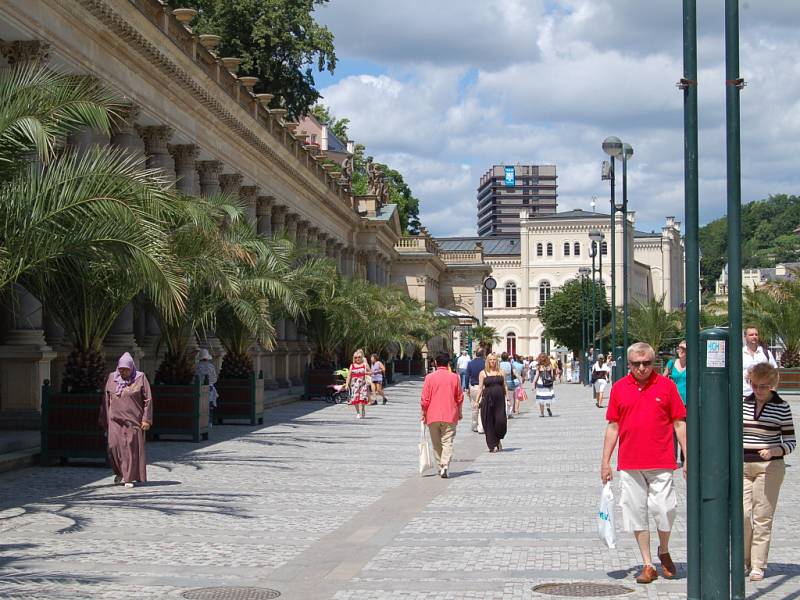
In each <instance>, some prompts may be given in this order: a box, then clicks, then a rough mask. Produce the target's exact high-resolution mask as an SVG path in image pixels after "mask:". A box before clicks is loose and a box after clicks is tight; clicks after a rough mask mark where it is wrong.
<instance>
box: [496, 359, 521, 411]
mask: <svg viewBox="0 0 800 600" xmlns="http://www.w3.org/2000/svg"><path fill="white" fill-rule="evenodd" d="M500 370H501V371H502V372H503V376H504V377H505V379H506V418H508V419H513V418H514V413H513V412H512V407H513V406H514V390H515V389H517V382H518V380H517V374H516V373H515V372H514V365H512V364H511V361H510V360H509V358H508V352H503V354H501V355H500Z"/></svg>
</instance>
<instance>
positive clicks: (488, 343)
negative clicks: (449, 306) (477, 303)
mask: <svg viewBox="0 0 800 600" xmlns="http://www.w3.org/2000/svg"><path fill="white" fill-rule="evenodd" d="M472 339H473V340H474V341H475V342H477V344H478V346H483V347H484V348H491V347H492V346H493V345H494V344H496V343H497V342H500V341H502V340H503V338H501V337H500V336H499V335H498V333H497V329H495V328H494V327H489V326H488V325H478V326H477V327H473V328H472Z"/></svg>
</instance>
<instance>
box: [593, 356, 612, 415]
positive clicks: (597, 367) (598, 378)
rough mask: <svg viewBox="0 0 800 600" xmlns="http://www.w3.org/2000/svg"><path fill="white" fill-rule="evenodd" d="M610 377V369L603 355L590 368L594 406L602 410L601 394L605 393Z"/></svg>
mask: <svg viewBox="0 0 800 600" xmlns="http://www.w3.org/2000/svg"><path fill="white" fill-rule="evenodd" d="M610 377H611V367H609V366H608V365H607V364H606V359H605V357H604V356H603V355H600V356H599V357H598V358H597V362H596V363H594V365H593V366H592V385H593V386H594V405H595V406H596V407H598V408H603V394H604V393H605V391H606V386H607V385H608V380H609V379H610Z"/></svg>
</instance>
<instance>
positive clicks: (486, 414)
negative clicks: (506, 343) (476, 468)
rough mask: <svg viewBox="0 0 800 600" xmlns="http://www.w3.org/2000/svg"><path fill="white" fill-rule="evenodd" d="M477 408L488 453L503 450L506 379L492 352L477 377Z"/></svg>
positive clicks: (505, 426) (498, 361) (505, 423)
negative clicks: (479, 412) (478, 408)
mask: <svg viewBox="0 0 800 600" xmlns="http://www.w3.org/2000/svg"><path fill="white" fill-rule="evenodd" d="M479 385H480V387H479V388H478V406H480V411H481V422H482V423H483V431H484V433H485V435H486V445H487V446H488V447H489V452H500V451H501V450H502V449H503V444H502V443H501V440H502V439H503V438H504V437H505V436H506V429H507V427H508V422H507V421H506V394H507V391H508V390H507V389H506V378H505V375H504V374H503V372H502V371H501V370H500V360H499V359H498V358H497V354H495V353H494V352H493V353H492V354H490V355H489V356H487V357H486V366H485V368H484V370H483V371H481V374H480V376H479Z"/></svg>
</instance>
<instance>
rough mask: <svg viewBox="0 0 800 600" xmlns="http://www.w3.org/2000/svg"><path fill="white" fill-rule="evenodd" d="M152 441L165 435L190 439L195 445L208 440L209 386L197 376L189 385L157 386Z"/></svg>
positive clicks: (155, 386) (154, 395)
mask: <svg viewBox="0 0 800 600" xmlns="http://www.w3.org/2000/svg"><path fill="white" fill-rule="evenodd" d="M152 391H153V425H152V427H150V431H148V435H149V437H150V438H151V439H154V440H158V439H161V436H162V435H170V436H172V435H179V436H189V437H191V438H192V441H193V442H199V441H200V440H201V439H202V440H207V439H208V386H207V385H200V380H199V379H198V378H197V377H195V380H194V383H190V384H189V385H154V386H152Z"/></svg>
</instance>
